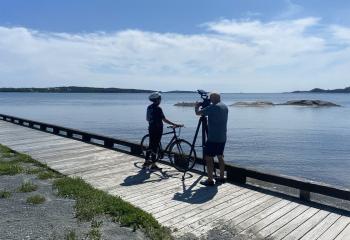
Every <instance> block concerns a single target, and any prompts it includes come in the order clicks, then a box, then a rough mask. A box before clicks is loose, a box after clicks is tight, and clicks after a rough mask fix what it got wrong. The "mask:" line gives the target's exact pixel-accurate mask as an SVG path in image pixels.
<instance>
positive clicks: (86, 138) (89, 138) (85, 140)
mask: <svg viewBox="0 0 350 240" xmlns="http://www.w3.org/2000/svg"><path fill="white" fill-rule="evenodd" d="M82 140H83V141H84V142H90V140H91V137H90V135H86V134H83V136H82Z"/></svg>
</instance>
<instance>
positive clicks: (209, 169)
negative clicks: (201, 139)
mask: <svg viewBox="0 0 350 240" xmlns="http://www.w3.org/2000/svg"><path fill="white" fill-rule="evenodd" d="M205 160H206V162H207V172H208V180H209V181H213V179H214V178H213V171H214V158H213V157H209V156H205Z"/></svg>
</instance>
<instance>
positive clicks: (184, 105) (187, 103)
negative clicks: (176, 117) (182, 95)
mask: <svg viewBox="0 0 350 240" xmlns="http://www.w3.org/2000/svg"><path fill="white" fill-rule="evenodd" d="M174 106H176V107H194V106H196V103H195V102H178V103H175V104H174Z"/></svg>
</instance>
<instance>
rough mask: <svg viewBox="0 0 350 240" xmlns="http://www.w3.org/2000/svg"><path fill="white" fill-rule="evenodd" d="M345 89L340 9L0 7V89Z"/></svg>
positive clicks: (340, 3)
mask: <svg viewBox="0 0 350 240" xmlns="http://www.w3.org/2000/svg"><path fill="white" fill-rule="evenodd" d="M54 86H91V87H119V88H138V89H153V90H161V91H166V90H195V89H206V90H208V91H219V92H258V93H262V92H286V91H293V90H309V89H312V88H315V87H319V88H326V89H333V88H344V87H347V86H350V1H345V0H334V1H329V0H307V1H305V0H263V1H262V0H176V1H170V0H144V1H140V0H127V1H126V0H123V1H122V0H99V1H97V0H95V1H92V0H75V1H72V0H51V1H47V0H31V1H28V0H0V87H54Z"/></svg>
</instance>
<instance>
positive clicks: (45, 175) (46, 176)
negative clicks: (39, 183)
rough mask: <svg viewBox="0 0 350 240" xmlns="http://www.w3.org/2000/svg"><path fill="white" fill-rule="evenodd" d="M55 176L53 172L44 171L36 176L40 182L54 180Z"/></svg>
mask: <svg viewBox="0 0 350 240" xmlns="http://www.w3.org/2000/svg"><path fill="white" fill-rule="evenodd" d="M56 177H57V174H56V173H55V172H53V171H45V172H41V173H39V174H38V178H39V179H41V180H46V179H51V178H56Z"/></svg>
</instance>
